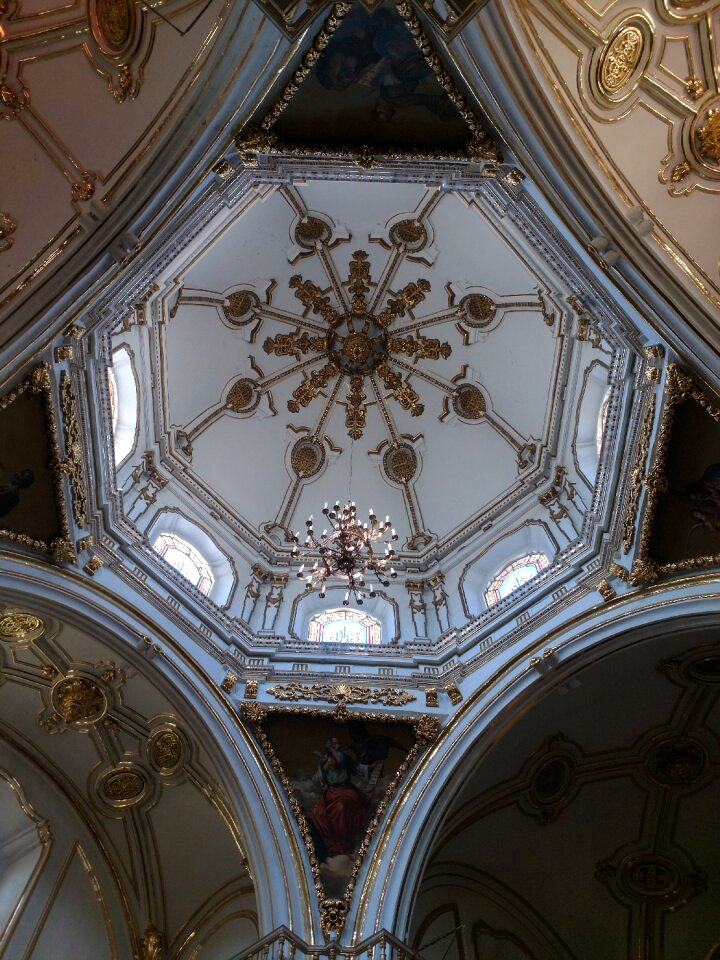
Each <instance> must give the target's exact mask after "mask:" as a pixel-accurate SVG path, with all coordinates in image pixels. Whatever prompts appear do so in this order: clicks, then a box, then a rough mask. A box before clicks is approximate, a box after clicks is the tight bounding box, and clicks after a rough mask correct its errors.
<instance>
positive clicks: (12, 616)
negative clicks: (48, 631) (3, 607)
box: [0, 612, 45, 641]
mask: <svg viewBox="0 0 720 960" xmlns="http://www.w3.org/2000/svg"><path fill="white" fill-rule="evenodd" d="M44 630H45V625H44V624H43V622H42V620H41V619H40V617H36V616H35V614H33V613H21V612H16V613H6V614H5V615H4V616H3V617H2V619H0V637H2V639H3V640H10V641H28V640H37V639H38V638H39V637H41V636H42V634H43V632H44Z"/></svg>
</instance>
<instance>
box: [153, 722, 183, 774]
mask: <svg viewBox="0 0 720 960" xmlns="http://www.w3.org/2000/svg"><path fill="white" fill-rule="evenodd" d="M150 759H151V761H152V763H153V764H154V766H156V767H157V768H158V770H174V769H175V767H177V766H178V765H179V763H180V760H181V759H182V741H181V740H180V737H179V736H178V735H177V734H176V733H175V732H174V731H173V730H164V731H163V732H162V733H159V734H158V735H157V736H156V737H155V738H154V739H153V741H152V746H151V750H150Z"/></svg>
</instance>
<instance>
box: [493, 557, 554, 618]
mask: <svg viewBox="0 0 720 960" xmlns="http://www.w3.org/2000/svg"><path fill="white" fill-rule="evenodd" d="M547 566H548V558H547V557H546V556H545V554H544V553H529V554H527V556H524V557H518V559H517V560H513V562H512V563H509V564H508V565H507V566H506V567H505V568H504V569H503V570H501V571H500V573H499V574H498V575H497V576H496V577H494V578H493V579H492V580H491V581H490V586H489V587H488V588H487V590H486V591H485V599H486V600H487V604H488V606H489V607H491V606H492V605H493V604H494V603H497V602H498V600H502V599H503V597H509V596H510V594H511V593H512V592H513V590H517V588H518V587H521V586H522V585H523V584H524V583H527V582H528V580H532V578H533V577H536V576H537V575H538V574H539V573H540V571H541V570H544V569H545V567H547Z"/></svg>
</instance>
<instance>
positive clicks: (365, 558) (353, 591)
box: [293, 500, 398, 607]
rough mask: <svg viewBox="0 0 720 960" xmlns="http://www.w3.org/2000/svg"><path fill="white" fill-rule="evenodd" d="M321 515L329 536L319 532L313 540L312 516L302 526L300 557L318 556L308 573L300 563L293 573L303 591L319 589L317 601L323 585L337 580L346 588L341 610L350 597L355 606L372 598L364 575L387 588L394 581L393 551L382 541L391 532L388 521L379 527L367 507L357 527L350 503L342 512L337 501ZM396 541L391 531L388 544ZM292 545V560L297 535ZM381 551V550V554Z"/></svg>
mask: <svg viewBox="0 0 720 960" xmlns="http://www.w3.org/2000/svg"><path fill="white" fill-rule="evenodd" d="M323 514H324V516H325V517H326V518H327V520H328V522H329V524H330V528H331V529H330V531H329V532H328V531H327V530H323V532H322V536H320V537H319V538H318V537H316V536H315V530H314V527H313V518H312V516H311V517H310V518H309V519H308V520H306V522H305V526H306V527H307V532H306V536H305V543H304V545H303V553H311V552H312V553H315V552H317V553H319V554H320V558H319V559H318V560H315V562H314V564H313V565H312V568H311V569H310V570H309V571H307V572H306V570H305V564H304V563H303V564H302V565H301V567H300V569H299V570H298V572H297V576H298V578H299V579H300V580H304V581H305V582H306V584H307V588H308V589H310V590H313V589H315V588H316V587H319V588H320V597H321V598H323V597H324V596H325V584H326V582H327V581H328V580H329V579H330V578H332V577H337V578H338V579H339V580H342V581H344V582H345V583H346V584H347V591H346V593H345V599H344V600H343V606H345V607H347V606H348V605H349V604H350V597H351V596H352V597H354V598H355V602H356V603H358V604H362V602H363V600H364V599H365V596H366V595H367V596H369V597H374V596H375V595H376V594H375V590H374V588H373V585H372V584H368V583H366V580H365V575H366V573H367V574H371V573H374V574H375V576H376V577H377V579H378V582H379V583H381V584H382V586H383V587H389V586H390V580H391V579H393V580H394V579H395V577H396V576H397V573H396V572H395V570H394V569H393V568H392V566H391V565H390V564H391V562H392V558H393V557H394V556H395V551H394V550H393V548H392V546H391V545H390V541H388V540H386V539H385V534H386V533H387V532H388V530H391V526H390V517H385V521H384V522H383V523H378V518H377V517H376V515H375V513H374V512H373V509H372V507H371V508H370V512H369V516H368V519H367V522H365V523H361V522H360V521H359V520H358V518H357V510H356V508H355V501H354V500H353V501H352V502H350V503H346V504H345V506H344V507H343V508H342V509H340V502H339V501H338V502H337V503H336V504H335V506H334V507H333V508H332V509H330V508H329V507H328V505H327V503H326V504H325V506H324V507H323ZM397 538H398V535H397V533H395V531H394V530H392V532H391V534H390V540H397ZM293 541H294V543H295V546H294V547H293V556H297V555H298V553H299V552H300V547H299V546H298V544H299V543H300V533H299V532H298V533H296V534H295V536H294V537H293ZM381 547H384V548H385V550H384V553H382V554H381V552H380V548H381ZM388 578H389V579H388ZM366 592H367V593H366Z"/></svg>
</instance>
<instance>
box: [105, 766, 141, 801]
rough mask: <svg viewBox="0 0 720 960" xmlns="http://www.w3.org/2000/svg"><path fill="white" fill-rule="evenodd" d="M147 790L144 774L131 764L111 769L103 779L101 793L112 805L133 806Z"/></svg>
mask: <svg viewBox="0 0 720 960" xmlns="http://www.w3.org/2000/svg"><path fill="white" fill-rule="evenodd" d="M146 792H147V783H146V780H145V777H144V776H143V774H142V773H141V772H140V771H139V770H137V769H134V768H132V767H130V766H121V767H117V768H115V769H113V770H111V771H110V772H109V773H107V774H106V775H105V776H104V777H103V778H102V780H101V783H100V794H101V796H102V798H103V800H105V802H106V803H108V804H110V806H112V807H118V808H125V807H132V806H135V804H137V803H139V802H140V801H141V800H142V799H143V798H144V796H145V794H146Z"/></svg>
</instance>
